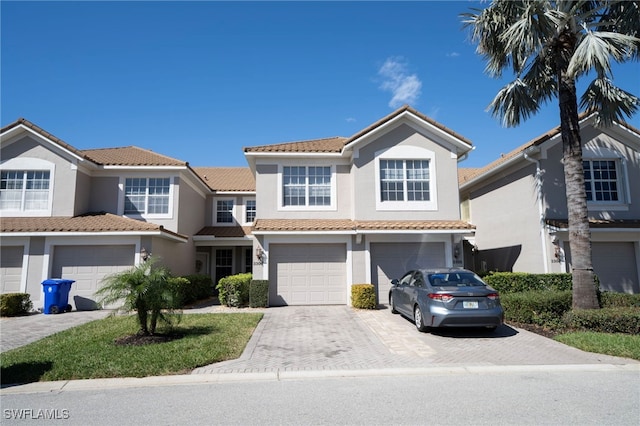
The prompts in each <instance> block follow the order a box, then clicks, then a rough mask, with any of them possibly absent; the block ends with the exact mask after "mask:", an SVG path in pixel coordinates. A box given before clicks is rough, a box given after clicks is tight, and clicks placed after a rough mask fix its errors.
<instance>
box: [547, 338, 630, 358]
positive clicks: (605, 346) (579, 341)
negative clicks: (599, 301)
mask: <svg viewBox="0 0 640 426" xmlns="http://www.w3.org/2000/svg"><path fill="white" fill-rule="evenodd" d="M554 339H555V340H557V341H559V342H562V343H564V344H565V345H569V346H573V347H574V348H578V349H581V350H583V351H587V352H594V353H598V354H605V355H612V356H619V357H623V358H631V359H636V360H639V361H640V335H637V334H609V333H596V332H593V331H577V332H570V333H566V334H561V335H558V336H556V337H555V338H554Z"/></svg>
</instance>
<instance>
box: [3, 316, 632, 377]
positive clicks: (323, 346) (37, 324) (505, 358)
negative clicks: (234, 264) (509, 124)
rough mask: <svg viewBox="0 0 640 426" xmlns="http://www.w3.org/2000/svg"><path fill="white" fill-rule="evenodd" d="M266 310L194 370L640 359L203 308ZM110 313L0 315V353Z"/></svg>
mask: <svg viewBox="0 0 640 426" xmlns="http://www.w3.org/2000/svg"><path fill="white" fill-rule="evenodd" d="M237 311H242V312H247V311H260V312H264V318H263V320H262V321H261V322H260V323H259V324H258V327H257V328H256V330H255V332H254V334H253V336H252V338H251V339H250V341H249V344H248V345H247V347H246V349H245V351H244V352H243V354H242V356H241V357H240V358H239V359H237V360H232V361H225V362H221V363H216V364H212V365H208V366H204V367H201V368H198V369H196V370H194V371H193V373H192V374H205V373H246V372H278V371H322V370H366V369H368V370H371V369H385V368H407V367H410V368H426V367H447V366H456V367H462V366H465V367H466V366H496V367H498V366H510V365H571V364H614V365H622V364H638V362H637V361H634V360H630V359H626V358H617V357H611V356H607V355H600V354H592V353H588V352H583V351H580V350H578V349H574V348H571V347H569V346H565V345H563V344H561V343H558V342H555V341H553V340H550V339H547V338H545V337H542V336H539V335H537V334H534V333H530V332H528V331H526V330H521V329H516V328H512V327H509V326H506V325H505V326H502V327H499V328H498V330H496V332H494V333H490V332H488V331H484V330H452V331H445V332H438V333H418V332H417V331H416V329H415V327H414V326H413V324H412V323H411V322H410V321H408V320H407V319H405V318H403V317H401V316H400V315H392V314H391V313H390V312H389V309H387V308H386V307H383V308H382V309H378V310H356V309H352V308H350V307H348V306H287V307H279V308H268V309H262V310H259V309H258V310H255V309H251V310H250V309H242V310H237V309H231V308H226V307H221V306H206V307H202V308H197V309H188V310H185V311H184V312H185V313H187V314H188V313H189V312H193V313H203V312H220V313H231V312H237ZM108 313H109V311H87V312H77V311H74V312H69V313H64V314H59V315H42V314H35V315H30V316H26V317H15V318H2V319H0V327H1V330H0V336H1V345H0V347H1V350H2V351H6V350H9V349H12V348H14V347H18V346H22V345H25V344H27V343H30V342H32V341H35V340H38V339H40V338H42V337H45V336H47V335H49V334H53V333H55V332H58V331H61V330H63V329H66V328H70V327H73V326H75V325H79V324H82V323H85V322H89V321H92V320H95V319H99V318H104V317H106V316H107V315H108Z"/></svg>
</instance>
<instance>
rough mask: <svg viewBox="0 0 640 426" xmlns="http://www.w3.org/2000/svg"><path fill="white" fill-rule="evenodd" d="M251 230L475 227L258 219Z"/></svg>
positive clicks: (465, 225)
mask: <svg viewBox="0 0 640 426" xmlns="http://www.w3.org/2000/svg"><path fill="white" fill-rule="evenodd" d="M253 229H254V233H255V232H274V231H285V232H295V231H406V230H418V231H420V230H422V231H434V230H473V229H475V226H473V225H471V224H469V223H467V222H463V221H460V220H395V221H393V220H365V221H354V220H350V219H324V220H319V219H258V220H257V221H256V223H255V224H254V227H253Z"/></svg>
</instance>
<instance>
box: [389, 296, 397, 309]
mask: <svg viewBox="0 0 640 426" xmlns="http://www.w3.org/2000/svg"><path fill="white" fill-rule="evenodd" d="M389 306H391V313H392V314H397V313H398V310H397V309H396V301H395V300H393V294H390V295H389Z"/></svg>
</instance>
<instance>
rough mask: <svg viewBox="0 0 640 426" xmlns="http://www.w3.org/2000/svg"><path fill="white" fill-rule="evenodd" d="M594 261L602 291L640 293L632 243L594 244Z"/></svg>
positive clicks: (594, 268)
mask: <svg viewBox="0 0 640 426" xmlns="http://www.w3.org/2000/svg"><path fill="white" fill-rule="evenodd" d="M592 259H593V270H594V272H595V273H596V274H597V275H598V278H599V280H600V288H601V290H604V291H616V292H621V293H640V285H639V283H638V265H637V263H636V256H635V248H634V244H633V243H632V242H594V243H592Z"/></svg>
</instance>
